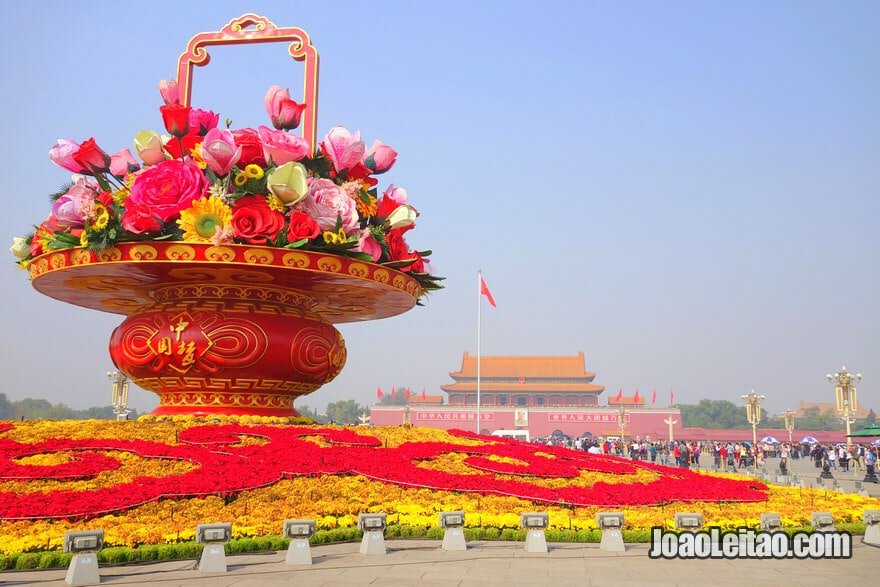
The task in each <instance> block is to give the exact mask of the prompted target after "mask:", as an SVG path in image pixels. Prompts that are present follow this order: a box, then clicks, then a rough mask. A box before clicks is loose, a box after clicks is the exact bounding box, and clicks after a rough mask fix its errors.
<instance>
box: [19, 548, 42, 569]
mask: <svg viewBox="0 0 880 587" xmlns="http://www.w3.org/2000/svg"><path fill="white" fill-rule="evenodd" d="M39 562H40V553H38V552H23V553H21V554H20V555H18V560H16V561H15V568H16V569H22V570H26V569H36V568H37V564H38V563H39Z"/></svg>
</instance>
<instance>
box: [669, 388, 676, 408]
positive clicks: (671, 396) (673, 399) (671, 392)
mask: <svg viewBox="0 0 880 587" xmlns="http://www.w3.org/2000/svg"><path fill="white" fill-rule="evenodd" d="M674 402H675V392H674V391H672V390H671V389H670V390H669V405H670V406H671V405H672V404H673V403H674Z"/></svg>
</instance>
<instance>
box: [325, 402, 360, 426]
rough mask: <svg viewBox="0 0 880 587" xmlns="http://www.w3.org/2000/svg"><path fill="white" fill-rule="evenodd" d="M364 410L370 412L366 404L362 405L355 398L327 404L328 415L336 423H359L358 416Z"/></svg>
mask: <svg viewBox="0 0 880 587" xmlns="http://www.w3.org/2000/svg"><path fill="white" fill-rule="evenodd" d="M364 412H369V410H368V409H367V408H366V406H362V405H360V404H359V403H357V402H356V401H354V400H353V399H347V400H342V401H338V402H330V403H329V404H327V417H328V418H329V419H330V421H331V422H333V423H334V424H357V423H358V422H359V420H358V416H360V415H362V414H363V413H364Z"/></svg>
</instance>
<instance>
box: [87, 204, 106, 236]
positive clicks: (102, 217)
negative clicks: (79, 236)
mask: <svg viewBox="0 0 880 587" xmlns="http://www.w3.org/2000/svg"><path fill="white" fill-rule="evenodd" d="M93 210H94V212H95V220H94V221H93V222H92V223H91V227H90V228H91V229H92V230H94V231H96V232H101V231H102V230H104V229H105V228H107V224H109V222H110V211H109V210H108V209H107V206H105V205H104V204H102V203H100V202H95V204H94V207H93Z"/></svg>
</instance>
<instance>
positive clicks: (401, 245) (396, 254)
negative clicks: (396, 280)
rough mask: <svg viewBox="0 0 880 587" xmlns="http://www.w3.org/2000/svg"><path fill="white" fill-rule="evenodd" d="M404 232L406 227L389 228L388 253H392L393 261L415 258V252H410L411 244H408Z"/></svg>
mask: <svg viewBox="0 0 880 587" xmlns="http://www.w3.org/2000/svg"><path fill="white" fill-rule="evenodd" d="M407 228H409V227H407ZM404 232H406V228H395V229H393V230H389V231H388V233H387V234H386V235H385V244H387V245H388V254H389V255H391V260H392V261H402V260H404V259H412V258H413V254H412V253H410V252H409V246H407V244H406V241H405V240H404V239H403V233H404Z"/></svg>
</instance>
